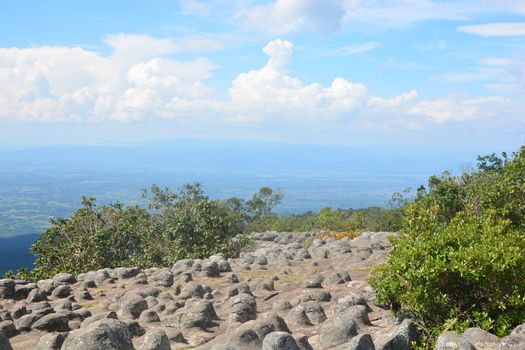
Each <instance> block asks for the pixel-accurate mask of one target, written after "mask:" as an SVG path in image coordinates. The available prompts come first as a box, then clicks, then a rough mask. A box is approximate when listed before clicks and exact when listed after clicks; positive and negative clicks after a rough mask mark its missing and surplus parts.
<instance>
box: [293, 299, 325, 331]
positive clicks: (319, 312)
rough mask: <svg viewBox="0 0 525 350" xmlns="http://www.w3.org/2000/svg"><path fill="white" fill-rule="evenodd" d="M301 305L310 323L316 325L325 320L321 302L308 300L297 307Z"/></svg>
mask: <svg viewBox="0 0 525 350" xmlns="http://www.w3.org/2000/svg"><path fill="white" fill-rule="evenodd" d="M301 307H302V308H304V310H305V313H306V317H308V320H309V321H310V323H311V324H313V325H317V324H321V323H323V322H324V321H326V319H327V317H326V314H325V312H324V309H323V307H322V306H321V304H319V303H317V302H315V301H309V302H307V303H304V304H302V305H299V306H298V308H301Z"/></svg>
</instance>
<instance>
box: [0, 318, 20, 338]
mask: <svg viewBox="0 0 525 350" xmlns="http://www.w3.org/2000/svg"><path fill="white" fill-rule="evenodd" d="M0 330H1V331H2V332H4V334H5V335H6V336H7V337H8V338H11V337H14V336H15V335H16V328H15V324H14V322H13V321H9V320H6V321H1V322H0Z"/></svg>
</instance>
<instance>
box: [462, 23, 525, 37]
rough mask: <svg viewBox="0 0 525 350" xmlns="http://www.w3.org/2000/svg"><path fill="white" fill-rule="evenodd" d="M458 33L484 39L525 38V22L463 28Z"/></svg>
mask: <svg viewBox="0 0 525 350" xmlns="http://www.w3.org/2000/svg"><path fill="white" fill-rule="evenodd" d="M457 30H458V31H460V32H463V33H467V34H473V35H478V36H483V37H512V36H525V22H500V23H487V24H476V25H469V26H461V27H458V28H457Z"/></svg>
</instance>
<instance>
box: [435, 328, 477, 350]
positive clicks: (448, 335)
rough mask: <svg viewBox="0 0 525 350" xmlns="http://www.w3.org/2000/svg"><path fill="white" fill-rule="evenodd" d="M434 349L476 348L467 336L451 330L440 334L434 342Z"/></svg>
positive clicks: (468, 349) (465, 349)
mask: <svg viewBox="0 0 525 350" xmlns="http://www.w3.org/2000/svg"><path fill="white" fill-rule="evenodd" d="M436 350H476V348H475V347H474V345H472V343H471V342H470V341H468V339H467V338H465V337H463V336H461V335H459V334H457V333H456V332H453V331H447V332H444V333H443V334H441V335H440V336H439V338H438V340H437V342H436Z"/></svg>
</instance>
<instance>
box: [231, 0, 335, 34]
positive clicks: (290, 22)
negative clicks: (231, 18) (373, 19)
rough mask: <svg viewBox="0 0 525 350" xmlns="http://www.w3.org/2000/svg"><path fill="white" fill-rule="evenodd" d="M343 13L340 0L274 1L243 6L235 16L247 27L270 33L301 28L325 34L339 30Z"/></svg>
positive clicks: (294, 30)
mask: <svg viewBox="0 0 525 350" xmlns="http://www.w3.org/2000/svg"><path fill="white" fill-rule="evenodd" d="M344 13H345V12H344V7H343V4H342V2H341V1H340V0H323V1H318V0H275V1H272V2H270V3H268V4H265V5H256V6H253V7H244V8H243V9H241V10H240V11H239V12H238V13H237V15H236V18H237V19H239V20H241V22H242V23H243V25H244V26H246V27H249V28H253V29H261V30H263V31H265V32H268V33H270V34H282V33H289V32H296V31H300V30H310V31H316V32H319V33H323V34H327V33H331V32H334V31H337V30H339V28H340V26H341V21H342V19H343V16H344Z"/></svg>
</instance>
